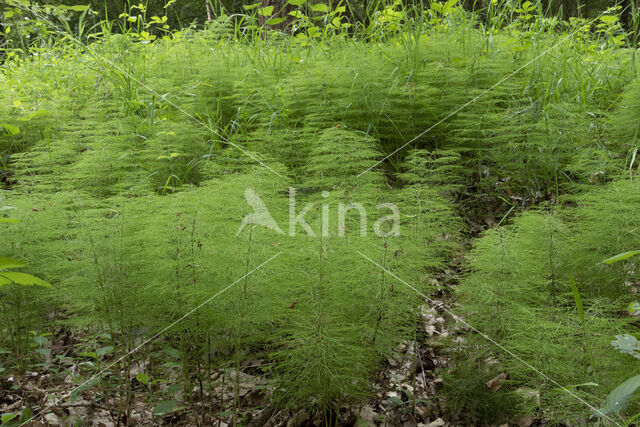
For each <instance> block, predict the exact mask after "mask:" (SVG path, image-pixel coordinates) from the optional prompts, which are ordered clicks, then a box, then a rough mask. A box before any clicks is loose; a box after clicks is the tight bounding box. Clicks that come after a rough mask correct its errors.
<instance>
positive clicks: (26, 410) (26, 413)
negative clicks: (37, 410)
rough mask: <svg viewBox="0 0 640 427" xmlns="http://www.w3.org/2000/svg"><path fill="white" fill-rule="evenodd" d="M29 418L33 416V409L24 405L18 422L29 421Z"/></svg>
mask: <svg viewBox="0 0 640 427" xmlns="http://www.w3.org/2000/svg"><path fill="white" fill-rule="evenodd" d="M31 418H33V411H32V410H31V408H29V407H26V408H24V409H23V410H22V412H21V413H20V419H19V420H18V422H19V423H20V424H21V425H22V424H23V423H26V422H27V421H29V420H30V419H31Z"/></svg>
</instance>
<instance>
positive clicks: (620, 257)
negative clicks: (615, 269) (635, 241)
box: [602, 251, 640, 264]
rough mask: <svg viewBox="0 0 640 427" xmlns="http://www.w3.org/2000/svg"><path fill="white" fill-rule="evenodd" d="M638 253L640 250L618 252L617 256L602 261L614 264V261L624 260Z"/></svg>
mask: <svg viewBox="0 0 640 427" xmlns="http://www.w3.org/2000/svg"><path fill="white" fill-rule="evenodd" d="M638 254H640V251H629V252H624V253H621V254H618V255H616V256H613V257H611V258H607V259H605V260H604V261H602V262H603V263H605V264H613V263H614V262H618V261H624V260H625V259H629V258H631V257H632V256H635V255H638Z"/></svg>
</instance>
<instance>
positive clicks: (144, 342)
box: [19, 251, 282, 427]
mask: <svg viewBox="0 0 640 427" xmlns="http://www.w3.org/2000/svg"><path fill="white" fill-rule="evenodd" d="M280 254H282V251H280V252H278V253H277V254H275V255H273V256H272V257H271V258H269V259H267V260H266V261H264V262H263V263H262V264H260V265H258V266H257V267H256V268H254V269H253V270H251V271H249V272H247V273H246V274H244V275H243V276H242V277H240V278H238V279H237V280H235V281H234V282H233V283H231V284H230V285H227V286H226V287H225V288H224V289H222V290H220V291H218V292H217V293H216V294H215V295H213V296H211V297H209V298H207V299H206V300H205V301H204V302H202V303H200V304H199V305H198V306H196V307H195V308H193V309H191V310H190V311H189V312H188V313H186V314H185V315H183V316H182V317H180V318H179V319H178V320H176V321H174V322H173V323H171V324H170V325H168V326H166V327H164V328H163V329H162V330H160V331H158V332H156V333H155V334H153V335H152V336H151V337H150V338H147V339H146V340H145V341H143V342H142V343H141V344H139V345H138V346H137V347H135V348H134V349H133V350H131V351H129V352H128V353H127V354H125V355H123V356H121V357H120V358H118V359H117V360H116V361H115V362H112V363H110V364H109V365H107V367H105V368H103V369H102V370H100V371H99V372H98V373H97V374H94V375H93V376H92V377H91V378H89V379H88V380H86V381H85V382H83V383H82V384H80V385H79V386H77V387H76V388H74V389H73V390H71V391H70V392H68V394H67V395H66V396H64V397H62V398H60V399H58V401H57V402H56V403H54V404H50V405H46V406H45V407H44V408H42V409H41V410H39V411H38V412H37V413H36V414H34V415H33V416H32V417H31V418H30V419H29V420H28V421H25V422H24V423H22V424H20V425H19V427H20V426H23V425H26V424H27V423H29V422H32V421H34V420H35V419H37V418H38V417H39V416H41V415H43V413H44V412H46V411H47V410H49V409H51V408H55V407H56V405H57V404H59V403H60V402H62V401H64V400H66V399H68V398H69V397H70V396H71V395H72V394H73V393H75V392H76V391H78V390H81V389H82V387H85V386H87V385H90V383H91V382H92V381H93V380H95V379H96V378H98V377H100V376H101V375H102V374H103V373H105V372H106V371H108V370H109V369H111V368H112V367H114V366H115V365H117V364H118V363H120V362H122V361H123V360H124V359H125V358H127V357H129V356H131V355H132V354H134V353H136V352H137V351H138V350H140V349H141V348H142V347H144V346H146V345H147V344H149V343H150V342H151V341H153V340H155V339H156V338H158V337H159V336H160V335H162V334H164V333H165V332H166V331H168V330H169V329H171V328H173V327H174V326H176V325H177V324H178V323H180V322H182V321H183V320H185V319H186V318H187V317H189V316H191V315H192V314H193V313H195V312H196V311H198V310H199V309H201V308H202V307H204V306H205V305H207V304H209V303H210V302H211V301H213V300H214V299H215V298H217V297H218V296H220V295H222V294H223V293H225V292H226V291H228V290H229V289H231V288H232V287H233V286H234V285H235V284H237V283H238V282H240V281H241V280H243V279H244V278H246V277H249V276H250V275H252V274H253V273H254V272H256V271H258V270H260V269H261V268H262V267H263V266H265V265H266V264H268V263H270V262H271V261H273V260H274V259H275V258H276V257H278V256H279V255H280Z"/></svg>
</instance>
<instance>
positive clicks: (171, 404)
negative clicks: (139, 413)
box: [153, 400, 184, 417]
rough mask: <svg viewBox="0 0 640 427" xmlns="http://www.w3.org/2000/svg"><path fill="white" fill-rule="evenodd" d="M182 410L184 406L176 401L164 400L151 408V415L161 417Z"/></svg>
mask: <svg viewBox="0 0 640 427" xmlns="http://www.w3.org/2000/svg"><path fill="white" fill-rule="evenodd" d="M183 408H184V406H181V405H180V404H179V403H178V401H177V400H164V401H162V402H160V403H158V404H157V405H156V407H155V408H153V415H155V416H157V417H162V416H164V415H167V414H170V413H172V412H175V411H178V410H180V409H183Z"/></svg>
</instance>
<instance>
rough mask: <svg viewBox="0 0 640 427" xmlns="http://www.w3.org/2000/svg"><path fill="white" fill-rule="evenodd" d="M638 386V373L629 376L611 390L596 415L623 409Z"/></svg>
mask: <svg viewBox="0 0 640 427" xmlns="http://www.w3.org/2000/svg"><path fill="white" fill-rule="evenodd" d="M638 387H640V375H636V376H635V377H631V378H629V379H628V380H626V381H625V382H623V383H622V384H620V385H619V386H618V387H616V388H615V390H613V391H612V392H611V394H610V395H609V396H607V400H606V401H605V402H604V407H602V408H601V409H598V410H597V411H596V415H597V416H599V417H603V416H606V415H611V414H617V413H618V412H620V411H622V410H624V409H625V408H626V407H627V405H628V404H629V399H631V395H633V393H634V392H635V391H636V390H637V389H638Z"/></svg>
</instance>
